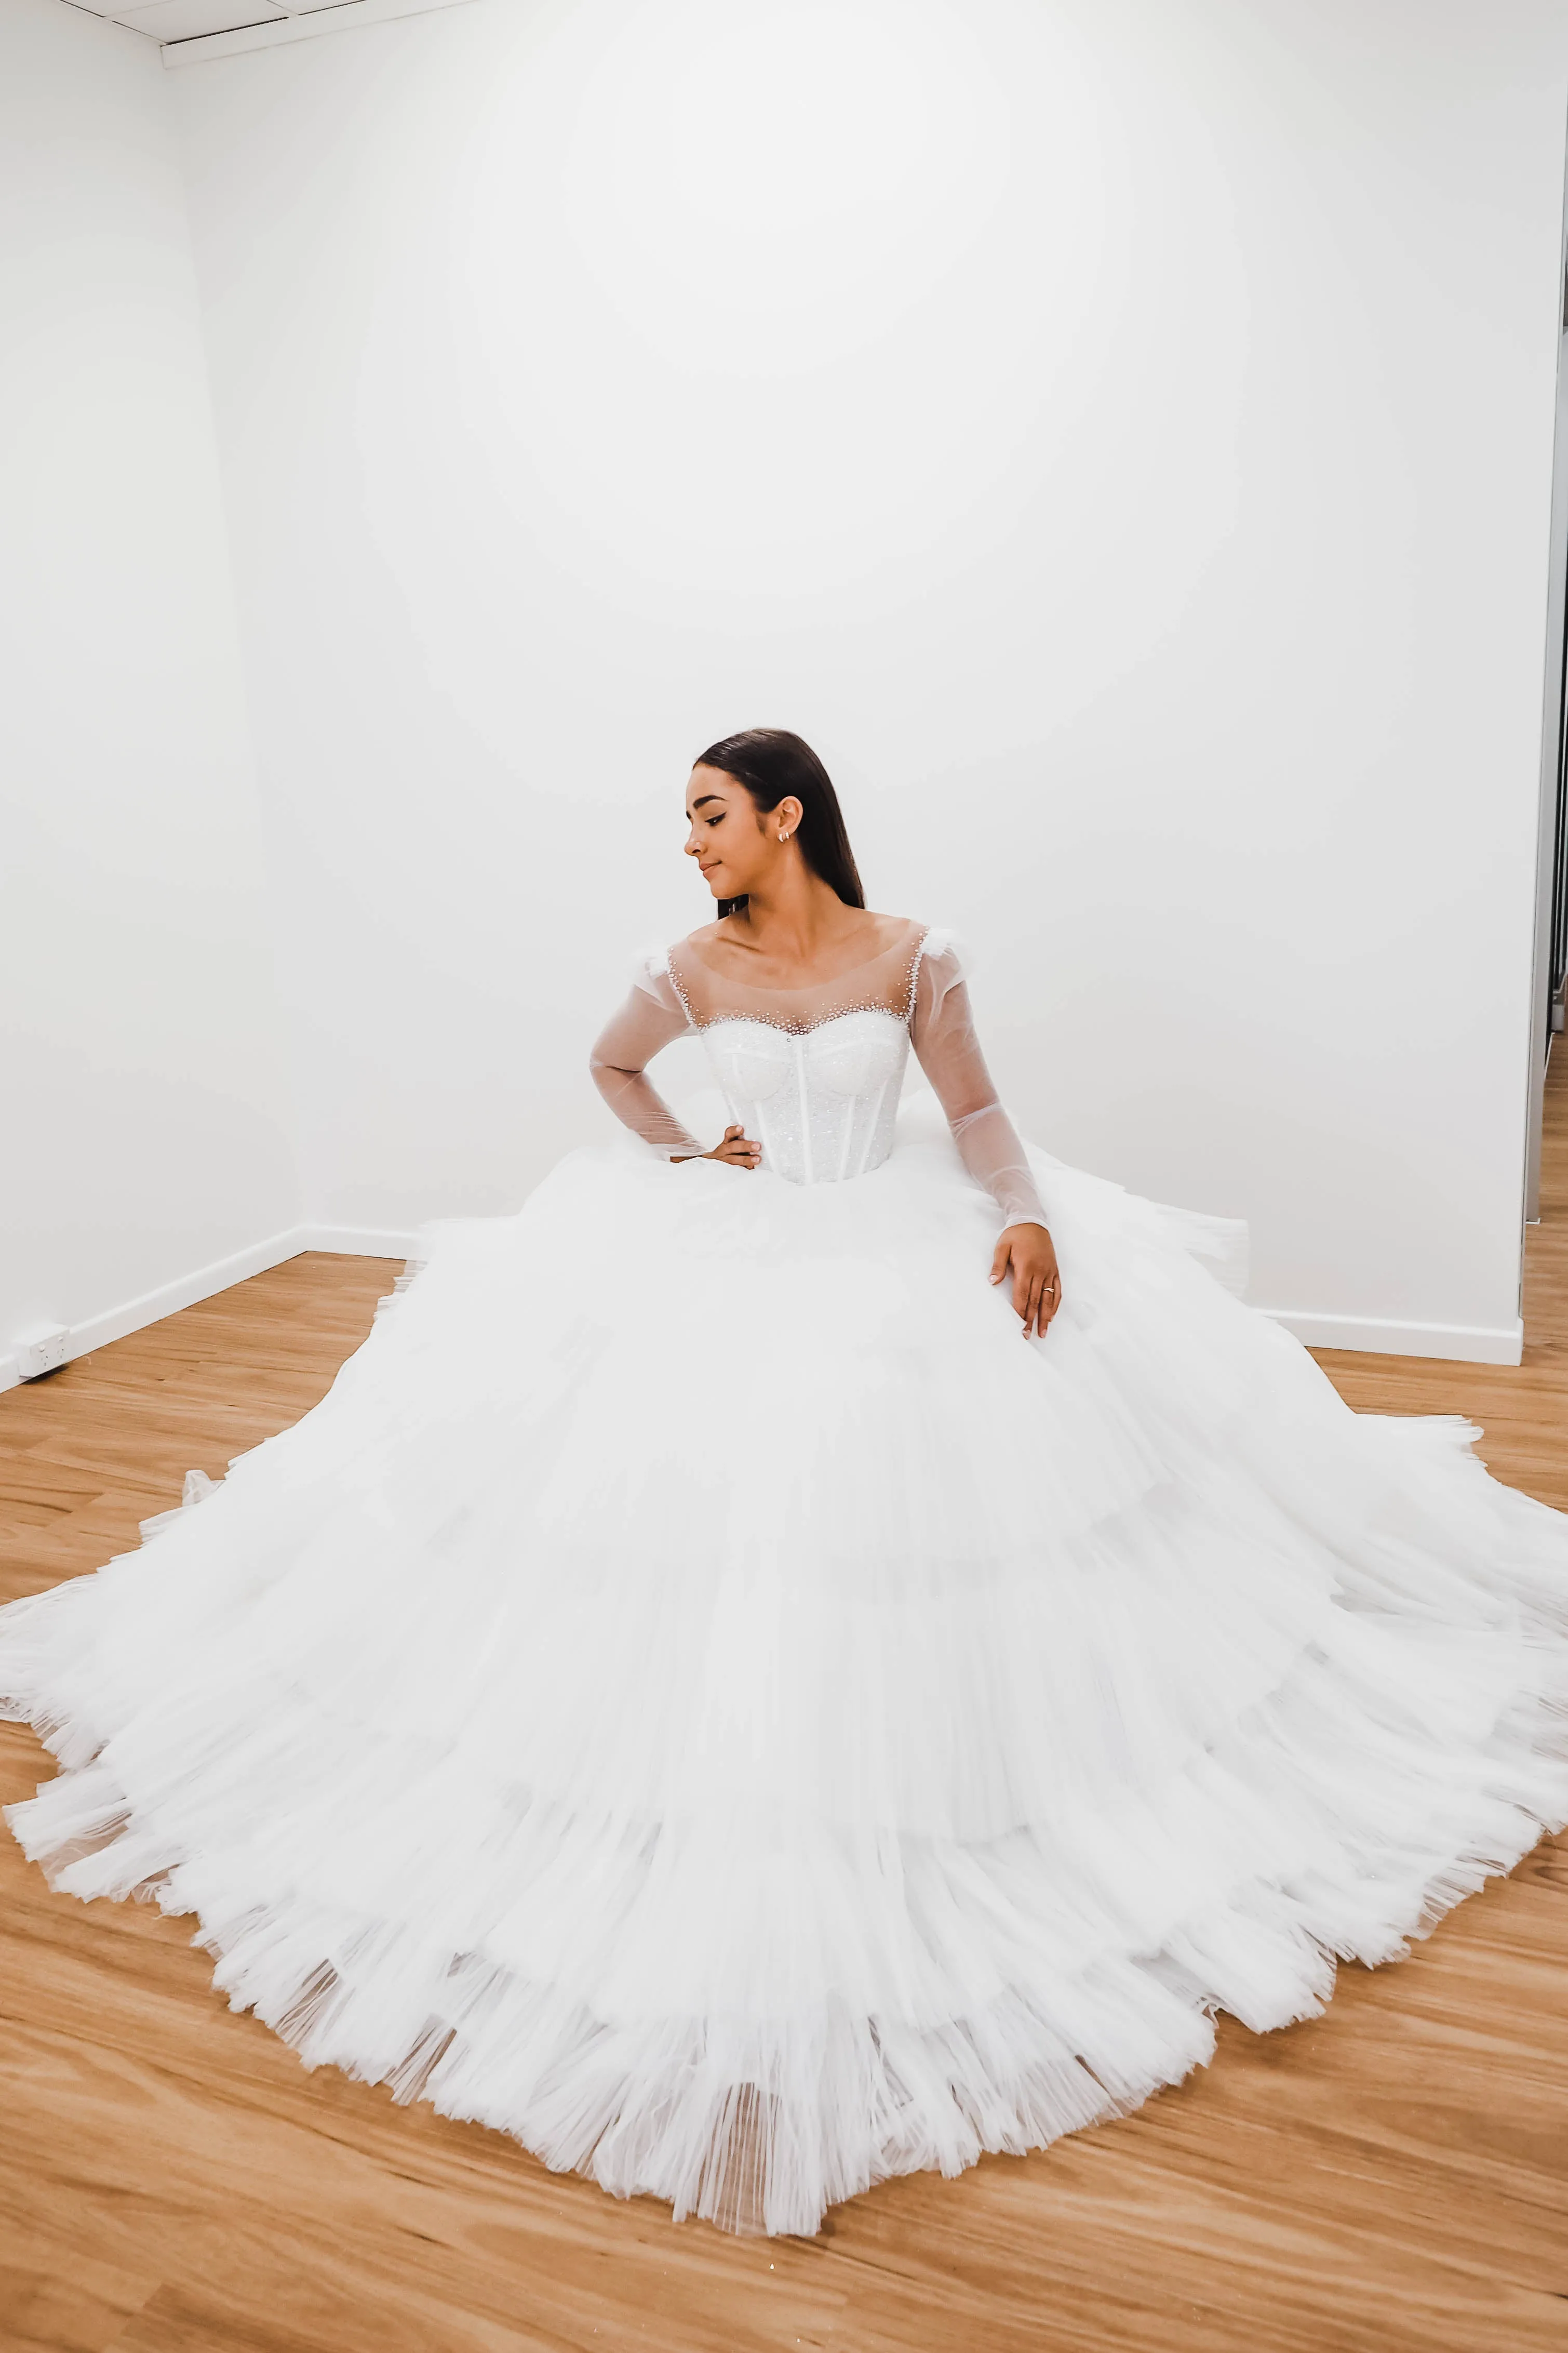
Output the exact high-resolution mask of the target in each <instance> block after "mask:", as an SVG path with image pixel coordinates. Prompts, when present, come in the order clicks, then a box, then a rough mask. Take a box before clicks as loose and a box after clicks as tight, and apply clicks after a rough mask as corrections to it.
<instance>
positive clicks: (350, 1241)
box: [0, 1226, 418, 1390]
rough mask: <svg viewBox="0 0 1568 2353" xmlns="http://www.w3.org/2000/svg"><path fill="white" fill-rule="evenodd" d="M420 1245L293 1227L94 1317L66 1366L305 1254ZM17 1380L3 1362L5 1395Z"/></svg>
mask: <svg viewBox="0 0 1568 2353" xmlns="http://www.w3.org/2000/svg"><path fill="white" fill-rule="evenodd" d="M417 1239H418V1237H417V1235H416V1233H415V1232H414V1231H413V1230H412V1229H410V1230H409V1231H406V1232H403V1231H397V1232H392V1231H384V1230H383V1229H381V1228H380V1227H376V1226H287V1227H285V1228H284V1229H283V1231H282V1232H281V1233H278V1234H271V1235H269V1236H268V1239H267V1240H266V1241H261V1242H252V1243H251V1245H250V1247H249V1249H248V1250H235V1251H234V1252H232V1254H231V1255H230V1256H229V1257H227V1258H219V1259H214V1260H213V1261H212V1262H211V1264H210V1265H208V1266H199V1267H197V1268H196V1269H195V1271H194V1272H193V1273H190V1274H183V1275H181V1276H179V1277H178V1279H177V1280H176V1281H175V1282H164V1283H160V1285H159V1286H158V1288H157V1290H156V1291H144V1292H142V1294H141V1296H140V1297H139V1298H136V1299H127V1300H125V1301H123V1302H122V1303H121V1305H120V1306H118V1307H110V1308H109V1309H107V1310H106V1311H105V1313H104V1314H101V1315H93V1316H90V1317H89V1319H88V1321H87V1322H86V1323H85V1324H73V1325H72V1326H71V1330H70V1334H69V1336H68V1339H67V1342H66V1362H67V1363H68V1364H69V1363H70V1362H71V1360H72V1358H73V1357H77V1356H90V1355H91V1353H92V1351H93V1349H94V1348H106V1347H108V1345H109V1344H110V1341H111V1340H123V1339H124V1338H125V1337H126V1336H127V1335H128V1334H130V1333H132V1332H141V1331H143V1330H145V1328H146V1326H147V1325H148V1324H161V1323H162V1322H163V1318H164V1316H165V1315H174V1314H178V1313H179V1311H180V1309H181V1308H182V1307H194V1306H195V1304H196V1302H197V1301H198V1300H200V1299H211V1298H212V1296H213V1294H214V1293H215V1292H219V1291H226V1290H227V1289H228V1288H229V1285H230V1284H231V1283H235V1282H245V1280H246V1279H247V1276H249V1275H252V1274H265V1273H266V1271H267V1270H268V1267H269V1266H281V1265H282V1264H283V1261H284V1260H285V1259H290V1258H298V1257H299V1255H300V1251H301V1250H327V1251H330V1252H331V1253H332V1254H333V1255H334V1256H336V1257H341V1258H394V1259H405V1258H409V1257H411V1256H412V1254H413V1251H414V1246H415V1243H416V1240H417ZM17 1379H18V1375H17V1372H16V1359H15V1357H13V1356H0V1390H4V1389H11V1388H16V1385H17Z"/></svg>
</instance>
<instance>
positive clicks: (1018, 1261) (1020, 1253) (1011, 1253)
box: [991, 1226, 1062, 1340]
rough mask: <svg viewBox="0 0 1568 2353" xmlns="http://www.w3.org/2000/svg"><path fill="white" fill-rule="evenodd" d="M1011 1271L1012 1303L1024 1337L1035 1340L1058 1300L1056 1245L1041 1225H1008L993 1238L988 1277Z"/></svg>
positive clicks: (994, 1279) (998, 1277)
mask: <svg viewBox="0 0 1568 2353" xmlns="http://www.w3.org/2000/svg"><path fill="white" fill-rule="evenodd" d="M1009 1266H1011V1267H1012V1270H1013V1304H1014V1306H1015V1307H1016V1309H1017V1311H1018V1313H1019V1314H1020V1315H1021V1316H1022V1317H1023V1319H1024V1337H1025V1339H1026V1340H1031V1339H1037V1338H1038V1337H1039V1335H1041V1334H1042V1333H1043V1332H1044V1330H1045V1328H1046V1326H1047V1324H1048V1323H1049V1322H1050V1320H1051V1318H1052V1316H1053V1315H1054V1314H1056V1312H1057V1309H1058V1307H1059V1306H1060V1305H1061V1303H1062V1278H1061V1273H1060V1271H1059V1270H1058V1266H1057V1247H1056V1244H1055V1243H1054V1242H1053V1241H1052V1240H1051V1238H1050V1236H1049V1234H1048V1233H1047V1231H1046V1229H1045V1228H1044V1226H1008V1227H1007V1228H1005V1230H1004V1231H1003V1232H1002V1233H1000V1234H999V1235H998V1236H997V1238H996V1254H995V1256H994V1258H993V1260H992V1261H991V1280H992V1282H1001V1280H1002V1278H1003V1276H1004V1275H1005V1273H1006V1271H1007V1269H1008V1267H1009Z"/></svg>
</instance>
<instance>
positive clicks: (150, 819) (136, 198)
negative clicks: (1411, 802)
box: [0, 0, 299, 1385]
mask: <svg viewBox="0 0 1568 2353" xmlns="http://www.w3.org/2000/svg"><path fill="white" fill-rule="evenodd" d="M169 81H170V77H169V76H167V75H166V74H165V73H164V72H163V69H162V67H161V65H160V63H159V57H158V51H157V49H156V48H155V47H154V46H153V44H152V43H151V42H150V41H147V40H145V39H143V38H142V37H140V36H139V35H137V34H134V33H130V32H125V31H121V30H120V29H118V28H116V27H112V26H105V25H103V24H101V23H100V22H99V20H98V19H97V18H95V17H93V16H87V15H84V14H81V13H80V12H79V11H77V10H74V9H70V8H65V7H62V6H60V5H59V0H5V6H4V8H0V346H3V349H4V364H0V533H3V536H4V541H5V565H4V569H3V572H0V580H3V584H4V585H3V586H0V598H3V605H0V711H3V712H4V727H5V775H4V784H3V786H0V816H3V825H4V835H5V840H4V850H3V857H0V866H3V871H0V997H3V1016H0V1196H3V1197H4V1209H3V1212H0V1227H3V1235H4V1242H3V1247H0V1377H3V1376H4V1375H5V1372H6V1371H7V1370H8V1367H9V1354H10V1345H11V1343H12V1342H13V1341H14V1340H15V1338H16V1335H17V1334H18V1333H19V1332H20V1331H21V1330H22V1329H23V1327H24V1326H25V1325H26V1324H30V1323H32V1322H34V1321H36V1320H42V1321H47V1322H49V1323H55V1324H66V1325H68V1326H69V1327H72V1328H73V1329H74V1330H75V1331H76V1333H77V1335H78V1343H79V1345H82V1344H89V1343H90V1342H91V1341H92V1339H94V1338H95V1337H99V1336H107V1335H108V1333H109V1332H110V1330H111V1329H120V1328H123V1325H124V1323H125V1320H126V1319H125V1318H124V1317H123V1316H119V1319H118V1321H117V1320H116V1319H117V1316H118V1312H119V1311H120V1310H121V1309H122V1308H124V1307H125V1306H126V1305H127V1303H131V1302H133V1301H135V1300H137V1299H139V1298H141V1297H142V1295H143V1294H145V1293H150V1292H159V1291H162V1290H163V1289H164V1287H165V1286H168V1285H171V1284H174V1285H175V1286H177V1288H178V1291H179V1295H180V1296H182V1297H184V1296H191V1295H194V1293H193V1290H192V1278H193V1277H195V1276H198V1275H199V1272H200V1270H201V1269H202V1268H204V1267H205V1266H208V1265H210V1264H211V1263H212V1262H213V1261H219V1260H224V1259H226V1258H228V1257H229V1256H230V1255H231V1254H232V1253H234V1252H237V1251H243V1250H247V1249H250V1248H251V1247H252V1246H254V1245H256V1244H258V1242H260V1241H262V1240H264V1239H265V1238H266V1237H268V1236H269V1235H271V1234H274V1233H275V1232H276V1231H277V1230H278V1229H279V1228H282V1227H287V1226H291V1225H292V1224H293V1223H294V1222H295V1221H296V1219H297V1218H298V1215H299V1207H298V1185H297V1176H296V1172H295V1168H294V1164H293V1158H292V1152H291V1146H290V1144H289V1137H288V1132H287V1131H288V1121H289V1110H288V1105H287V1101H286V1095H285V1088H284V1078H283V1057H282V1053H281V1050H280V1038H281V1027H280V1022H279V1015H278V1010H277V1002H276V997H275V994H274V991H273V985H272V979H271V972H270V960H269V952H268V947H267V944H266V935H265V914H264V904H263V893H262V881H261V866H260V857H259V842H258V828H257V818H256V807H255V789H254V777H253V774H252V766H251V758H250V753H249V747H248V742H247V733H246V725H245V712H244V705H243V690H242V683H241V679H240V673H239V665H238V659H237V641H236V635H235V621H234V607H233V598H232V593H231V589H230V584H229V575H228V566H227V552H226V543H225V533H224V525H223V518H222V511H221V504H220V496H219V487H218V480H217V469H216V450H215V446H214V440H213V428H212V415H211V406H210V401H209V396H208V393H207V386H206V376H205V360H204V355H203V350H202V344H201V335H200V325H199V318H198V311H197V303H196V294H195V276H194V272H193V269H192V264H191V254H190V243H189V236H188V231H187V227H186V220H185V208H184V191H183V186H182V183H181V177H180V168H179V159H178V155H177V153H176V149H175V144H174V132H173V125H172V117H171V112H170V94H169ZM196 1288H197V1289H198V1290H199V1288H200V1284H199V1282H198V1283H197V1285H196ZM169 1303H170V1304H173V1303H177V1301H176V1300H175V1299H174V1298H171V1299H170V1300H169ZM138 1320H144V1318H143V1317H142V1316H141V1315H140V1314H132V1316H131V1318H130V1321H132V1322H134V1321H138ZM0 1385H3V1380H0Z"/></svg>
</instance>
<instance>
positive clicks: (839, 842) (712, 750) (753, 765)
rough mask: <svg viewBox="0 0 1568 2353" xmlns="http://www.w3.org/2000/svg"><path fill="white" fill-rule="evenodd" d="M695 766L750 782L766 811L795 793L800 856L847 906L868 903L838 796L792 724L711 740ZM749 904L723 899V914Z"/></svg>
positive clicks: (745, 729)
mask: <svg viewBox="0 0 1568 2353" xmlns="http://www.w3.org/2000/svg"><path fill="white" fill-rule="evenodd" d="M692 765H693V766H695V767H699V768H720V769H722V771H723V773H724V775H725V776H733V777H734V779H735V782H736V783H737V784H738V785H744V786H745V787H746V790H747V791H748V792H749V793H750V794H751V796H752V799H753V800H754V801H755V803H756V805H757V807H758V808H759V809H761V810H762V812H763V815H764V816H765V815H766V814H767V812H768V810H769V809H776V808H777V807H778V805H779V803H780V801H782V800H785V799H787V798H788V797H789V796H790V795H791V794H792V793H793V794H794V796H795V799H796V800H797V801H798V802H799V803H800V809H801V817H800V823H799V825H798V826H796V828H795V839H796V840H797V841H798V842H799V844H800V852H801V856H802V857H803V858H804V859H805V862H806V864H807V865H808V866H809V867H810V869H811V871H812V872H813V873H814V874H820V875H821V877H822V879H823V881H825V882H826V884H827V886H828V888H829V890H832V891H837V893H838V896H839V897H840V898H841V899H842V900H843V902H844V903H845V905H846V906H847V907H863V906H864V905H865V903H866V893H865V892H864V890H863V889H862V888H861V883H860V875H859V871H858V868H857V866H856V864H855V852H854V851H853V850H852V849H850V847H849V836H848V833H847V831H846V829H845V825H844V812H843V810H842V809H841V808H840V807H839V806H838V796H837V793H836V792H835V791H834V789H833V780H832V778H831V777H830V776H829V775H828V773H827V771H826V768H825V767H824V766H823V765H822V763H821V761H820V760H819V759H818V758H817V756H816V753H815V752H814V751H813V750H812V748H811V746H810V744H806V743H803V742H802V740H801V738H800V737H799V736H798V735H792V734H791V733H790V732H789V729H788V728H787V727H743V728H742V730H741V733H739V734H738V735H726V736H725V737H724V738H723V740H722V742H721V743H718V744H709V746H708V749H707V750H706V752H699V754H697V757H696V760H695V761H694V762H693V764H692ZM745 903H746V902H745V900H744V899H743V898H742V899H721V900H720V902H719V913H720V914H721V915H738V914H739V913H740V912H741V910H742V907H743V906H744V905H745Z"/></svg>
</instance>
